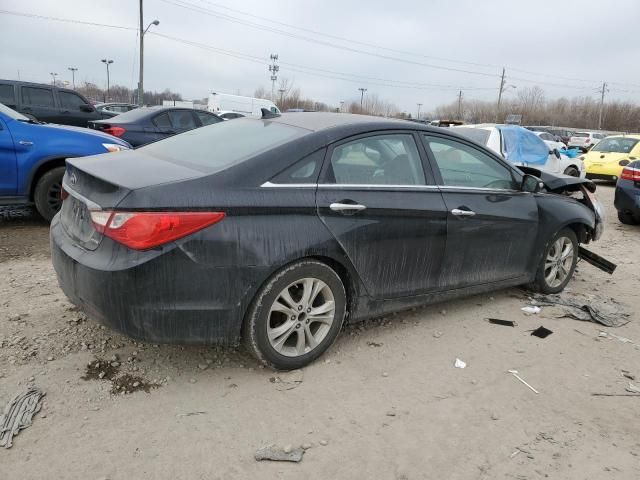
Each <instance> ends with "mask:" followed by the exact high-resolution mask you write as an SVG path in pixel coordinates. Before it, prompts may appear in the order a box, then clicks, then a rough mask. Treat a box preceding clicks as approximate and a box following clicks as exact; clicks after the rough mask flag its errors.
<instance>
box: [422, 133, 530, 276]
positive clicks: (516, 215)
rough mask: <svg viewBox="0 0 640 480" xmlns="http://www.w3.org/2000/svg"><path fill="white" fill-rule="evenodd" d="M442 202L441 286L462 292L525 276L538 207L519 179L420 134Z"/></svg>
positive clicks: (492, 161)
mask: <svg viewBox="0 0 640 480" xmlns="http://www.w3.org/2000/svg"><path fill="white" fill-rule="evenodd" d="M423 139H424V141H425V147H426V149H427V153H428V155H429V156H430V158H431V160H432V165H433V170H434V174H435V176H436V181H437V182H438V184H439V185H441V187H440V189H441V191H442V196H443V199H444V202H445V204H446V207H447V210H448V215H447V246H446V251H445V254H444V261H443V265H442V277H441V283H442V285H443V286H444V287H445V288H464V287H468V286H471V285H480V284H486V283H491V282H499V281H503V280H509V279H516V278H518V277H523V276H524V275H526V274H527V264H528V262H529V259H530V257H531V255H532V253H533V250H534V245H535V238H536V234H537V229H538V206H537V203H536V200H535V198H534V196H533V194H531V193H526V192H522V191H520V189H519V183H520V177H521V176H520V175H519V174H518V173H517V172H515V171H514V170H513V169H512V168H511V167H510V166H509V165H507V164H506V163H505V162H503V161H502V160H500V159H498V158H497V157H495V156H493V155H490V154H489V153H488V152H485V151H482V150H480V149H479V148H477V147H475V146H474V145H472V144H471V143H467V142H464V141H462V140H458V139H452V138H451V137H444V136H438V135H436V134H427V135H424V136H423Z"/></svg>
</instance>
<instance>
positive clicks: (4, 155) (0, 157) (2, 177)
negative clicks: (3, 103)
mask: <svg viewBox="0 0 640 480" xmlns="http://www.w3.org/2000/svg"><path fill="white" fill-rule="evenodd" d="M17 174H18V172H17V160H16V149H15V145H14V143H13V137H12V135H11V132H10V131H9V128H8V127H7V124H6V123H5V122H4V121H3V120H2V119H1V118H0V197H1V196H5V195H6V196H11V195H15V194H16V191H17V181H18V176H17Z"/></svg>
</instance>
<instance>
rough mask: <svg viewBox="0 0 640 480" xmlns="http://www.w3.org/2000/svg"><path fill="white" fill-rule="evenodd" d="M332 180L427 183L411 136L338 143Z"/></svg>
mask: <svg viewBox="0 0 640 480" xmlns="http://www.w3.org/2000/svg"><path fill="white" fill-rule="evenodd" d="M330 170H331V172H330V174H329V179H328V180H329V183H337V184H355V185H425V176H424V169H423V168H422V162H421V160H420V155H419V154H418V149H417V147H416V144H415V141H414V139H413V136H412V135H409V134H392V135H376V136H372V137H365V138H360V139H358V140H354V141H352V142H349V143H345V144H342V145H339V146H337V147H335V148H334V149H333V153H332V155H331V169H330Z"/></svg>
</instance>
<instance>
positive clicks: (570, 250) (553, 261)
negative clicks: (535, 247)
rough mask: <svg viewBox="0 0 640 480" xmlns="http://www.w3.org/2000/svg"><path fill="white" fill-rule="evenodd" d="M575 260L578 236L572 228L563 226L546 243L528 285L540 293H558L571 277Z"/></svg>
mask: <svg viewBox="0 0 640 480" xmlns="http://www.w3.org/2000/svg"><path fill="white" fill-rule="evenodd" d="M577 262H578V238H577V237H576V234H575V232H574V231H573V230H571V229H570V228H563V229H562V230H560V231H559V232H558V233H556V234H555V235H554V236H553V237H552V238H551V241H550V242H549V243H548V244H547V248H545V251H544V255H543V256H542V260H541V261H540V265H539V266H538V270H537V271H536V278H535V280H534V281H533V283H532V284H531V285H530V286H529V287H530V288H531V289H532V290H535V291H537V292H541V293H560V292H561V291H562V290H564V287H566V286H567V283H569V280H571V277H573V272H574V270H575V269H576V263H577Z"/></svg>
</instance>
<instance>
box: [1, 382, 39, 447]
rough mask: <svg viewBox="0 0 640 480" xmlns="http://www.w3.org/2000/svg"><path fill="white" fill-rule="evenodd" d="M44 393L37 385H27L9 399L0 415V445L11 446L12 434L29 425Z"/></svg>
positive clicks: (16, 433) (37, 410)
mask: <svg viewBox="0 0 640 480" xmlns="http://www.w3.org/2000/svg"><path fill="white" fill-rule="evenodd" d="M44 395H45V394H44V392H43V391H42V390H40V389H39V388H38V387H29V388H28V389H27V391H26V392H24V393H18V394H17V395H16V396H15V397H13V399H11V401H10V402H9V403H8V404H7V406H6V407H5V409H4V413H3V414H2V416H1V417H0V447H4V448H11V446H12V445H13V437H14V435H18V433H20V430H23V429H25V428H27V427H29V426H30V425H31V422H32V419H33V416H34V415H35V414H36V413H38V412H39V411H40V408H41V407H42V404H41V402H40V401H41V400H42V397H44Z"/></svg>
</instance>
